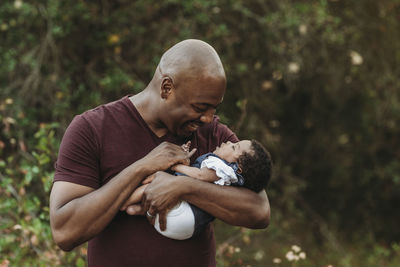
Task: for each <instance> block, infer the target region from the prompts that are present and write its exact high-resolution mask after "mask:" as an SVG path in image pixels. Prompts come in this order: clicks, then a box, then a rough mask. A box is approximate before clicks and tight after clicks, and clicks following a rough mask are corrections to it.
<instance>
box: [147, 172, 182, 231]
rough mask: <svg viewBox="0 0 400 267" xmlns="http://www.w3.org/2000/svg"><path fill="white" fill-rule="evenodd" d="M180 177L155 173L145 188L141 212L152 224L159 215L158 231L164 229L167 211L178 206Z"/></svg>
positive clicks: (180, 191) (180, 192)
mask: <svg viewBox="0 0 400 267" xmlns="http://www.w3.org/2000/svg"><path fill="white" fill-rule="evenodd" d="M181 179H182V177H181V176H173V175H171V174H168V173H166V172H161V171H159V172H156V173H155V174H154V179H153V181H152V182H151V183H150V184H149V185H148V186H147V187H146V189H145V191H144V194H143V198H142V206H143V210H145V211H147V212H148V214H147V213H146V214H147V218H148V220H149V221H150V223H151V224H154V220H155V216H156V214H158V215H159V223H160V229H161V230H162V231H164V230H165V229H166V214H167V211H168V210H169V209H171V208H172V207H174V206H175V205H176V204H178V202H179V200H180V197H181V194H182V193H183V192H182V190H181V187H180V185H179V182H180V180H181Z"/></svg>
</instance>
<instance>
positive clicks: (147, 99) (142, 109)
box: [129, 89, 168, 137]
mask: <svg viewBox="0 0 400 267" xmlns="http://www.w3.org/2000/svg"><path fill="white" fill-rule="evenodd" d="M129 99H130V100H131V102H132V104H133V105H134V106H135V108H136V110H137V111H138V112H139V114H140V116H141V117H142V118H143V120H144V121H145V122H146V124H147V126H149V128H150V129H151V130H152V131H153V133H154V134H155V135H156V136H158V137H162V136H164V135H166V134H167V133H168V129H167V128H166V127H165V125H164V124H163V123H162V122H161V120H160V118H159V114H160V111H159V107H160V106H159V103H158V102H157V101H155V100H157V99H158V98H157V96H155V95H154V94H153V93H152V92H150V90H147V89H145V90H143V91H142V92H140V93H139V94H136V95H133V96H131V97H130V98H129Z"/></svg>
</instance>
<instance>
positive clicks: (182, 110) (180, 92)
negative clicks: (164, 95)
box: [166, 77, 225, 136]
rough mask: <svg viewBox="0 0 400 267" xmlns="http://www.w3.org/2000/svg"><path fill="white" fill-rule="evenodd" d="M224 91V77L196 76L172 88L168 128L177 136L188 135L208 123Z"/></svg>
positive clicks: (167, 121)
mask: <svg viewBox="0 0 400 267" xmlns="http://www.w3.org/2000/svg"><path fill="white" fill-rule="evenodd" d="M224 93H225V79H221V78H220V79H217V78H212V77H208V78H198V79H190V80H186V81H184V82H181V83H180V85H179V86H178V87H177V88H174V90H173V93H172V97H171V98H170V100H169V101H170V102H169V106H168V109H169V110H168V118H167V120H166V125H167V127H168V129H169V130H170V131H171V132H173V133H175V134H176V135H178V136H190V135H191V134H192V133H193V132H195V131H196V130H197V129H198V128H199V127H200V126H202V125H203V124H206V123H210V122H211V121H212V119H213V116H214V113H215V110H216V108H217V106H218V105H219V104H220V103H221V102H222V99H223V96H224Z"/></svg>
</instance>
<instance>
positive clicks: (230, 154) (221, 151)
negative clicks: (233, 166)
mask: <svg viewBox="0 0 400 267" xmlns="http://www.w3.org/2000/svg"><path fill="white" fill-rule="evenodd" d="M244 152H246V153H249V154H251V153H252V149H251V141H250V140H243V141H240V142H237V143H232V142H227V143H222V144H221V146H219V147H217V148H216V149H215V150H214V154H215V155H217V156H218V157H220V158H222V159H224V160H226V161H228V162H236V161H237V160H238V158H239V157H240V155H242V154H243V153H244Z"/></svg>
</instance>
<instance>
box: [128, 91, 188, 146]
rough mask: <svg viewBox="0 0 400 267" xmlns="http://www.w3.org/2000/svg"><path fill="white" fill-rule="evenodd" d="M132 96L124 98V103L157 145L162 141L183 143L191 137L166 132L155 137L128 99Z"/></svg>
mask: <svg viewBox="0 0 400 267" xmlns="http://www.w3.org/2000/svg"><path fill="white" fill-rule="evenodd" d="M131 96H133V95H127V96H125V99H124V100H125V101H127V102H129V103H128V105H129V107H130V108H131V111H132V112H133V113H134V114H133V116H134V117H136V118H138V120H139V123H140V124H141V126H142V127H143V128H145V129H146V131H147V132H148V133H149V134H150V135H151V137H152V138H153V139H154V140H155V141H156V142H157V143H158V144H160V143H162V142H164V141H168V142H171V143H182V144H183V143H184V142H185V141H186V140H190V139H191V138H192V137H186V138H185V137H179V136H177V135H175V134H173V133H171V132H170V131H167V133H166V134H165V135H163V136H160V137H159V136H157V135H156V134H155V133H154V132H153V130H152V129H151V128H150V126H149V125H148V124H147V123H146V121H145V120H144V119H143V117H142V115H141V114H140V112H139V111H138V110H137V108H136V106H135V105H134V104H133V103H132V101H131V99H130V97H131Z"/></svg>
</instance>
